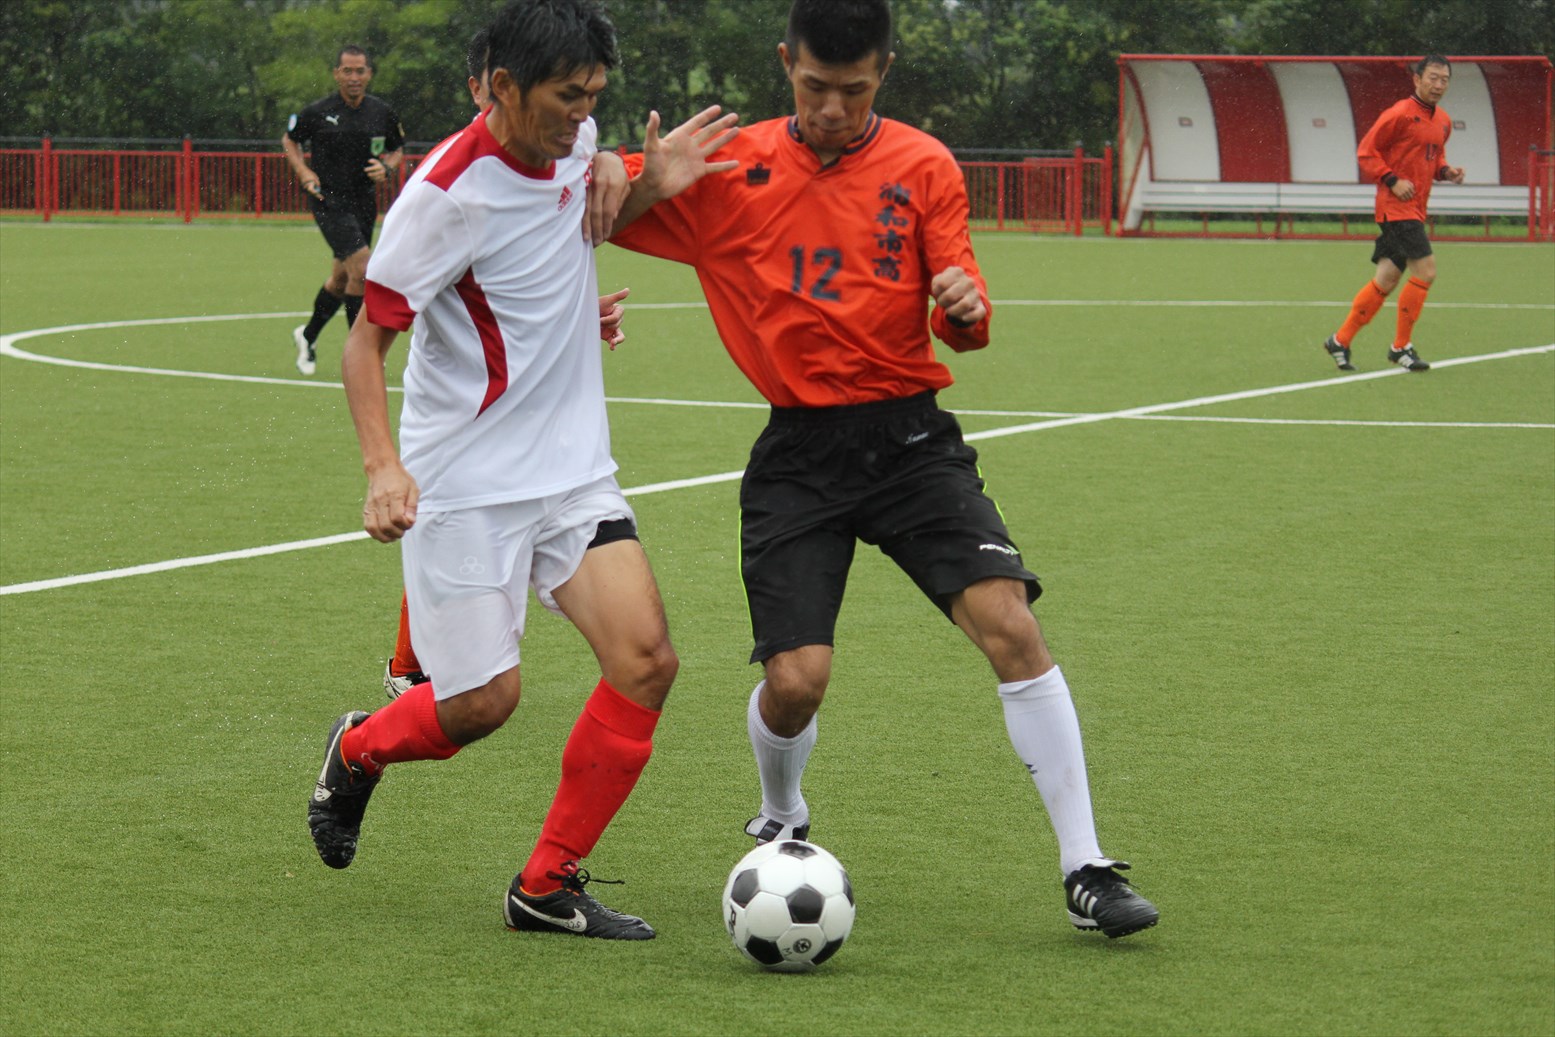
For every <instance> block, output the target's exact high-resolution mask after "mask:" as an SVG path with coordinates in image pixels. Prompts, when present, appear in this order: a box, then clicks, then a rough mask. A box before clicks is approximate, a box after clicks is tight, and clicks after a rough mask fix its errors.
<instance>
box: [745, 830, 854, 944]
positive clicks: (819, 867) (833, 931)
mask: <svg viewBox="0 0 1555 1037" xmlns="http://www.w3.org/2000/svg"><path fill="white" fill-rule="evenodd" d="M723 906H724V927H725V928H726V929H728V930H729V936H730V938H731V939H733V940H734V945H735V946H736V947H738V948H739V949H740V951H741V952H742V953H743V954H744V955H745V956H746V957H747V958H749V959H750V960H751V961H754V962H756V963H757V964H758V965H761V966H762V967H764V968H768V969H772V970H773V971H775V972H803V971H805V970H806V969H813V968H814V967H815V966H817V965H819V964H820V963H821V962H823V961H825V960H826V959H827V958H830V957H831V956H832V955H833V954H836V953H837V948H839V947H841V946H842V941H844V940H846V939H847V938H848V933H850V932H852V931H853V916H854V904H853V884H852V883H851V882H849V881H848V873H847V870H846V869H844V868H843V866H842V864H841V863H840V862H838V860H837V858H835V857H833V856H832V855H831V854H829V853H827V852H826V851H825V850H823V849H821V848H820V847H819V846H816V845H815V844H814V843H806V842H800V841H799V840H797V839H784V840H781V841H778V842H770V843H765V844H763V845H761V846H758V847H756V848H755V849H754V850H752V851H751V852H750V853H747V854H746V855H745V856H744V857H743V858H741V860H740V863H738V864H736V865H735V866H734V870H733V871H732V872H730V873H729V881H728V882H726V883H724V902H723Z"/></svg>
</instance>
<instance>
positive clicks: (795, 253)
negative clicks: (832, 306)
mask: <svg viewBox="0 0 1555 1037" xmlns="http://www.w3.org/2000/svg"><path fill="white" fill-rule="evenodd" d="M788 254H789V255H790V256H792V257H793V258H794V280H793V283H792V285H791V286H790V287H791V288H792V289H793V292H794V294H795V295H803V294H805V288H804V281H805V267H806V265H807V264H806V263H805V247H804V246H803V245H795V246H794V247H793V248H791V249H789V250H788ZM809 260H810V261H809V264H808V265H809V266H812V267H820V268H821V269H820V273H819V274H817V275H816V277H815V279H814V280H813V281H811V282H810V298H812V299H820V300H823V301H825V302H840V301H841V300H842V295H841V294H840V293H839V292H837V291H836V290H835V289H832V288H830V287H828V286H829V285H830V284H831V279H832V278H833V277H836V276H837V271H839V270H841V269H842V249H840V248H818V249H816V250H815V251H814V252H812V253H810V256H809Z"/></svg>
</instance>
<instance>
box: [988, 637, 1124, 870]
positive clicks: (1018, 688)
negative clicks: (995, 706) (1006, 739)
mask: <svg viewBox="0 0 1555 1037" xmlns="http://www.w3.org/2000/svg"><path fill="white" fill-rule="evenodd" d="M999 700H1000V701H1001V702H1002V703H1003V704H1004V726H1005V729H1006V730H1007V731H1008V732H1009V734H1010V744H1011V745H1013V746H1014V747H1015V752H1016V755H1018V756H1019V757H1020V759H1021V762H1022V763H1024V764H1025V765H1026V769H1027V770H1029V771H1030V772H1031V777H1032V780H1033V781H1035V782H1036V783H1037V792H1039V793H1040V794H1041V796H1042V803H1043V805H1044V806H1046V807H1047V816H1048V819H1049V820H1050V821H1052V823H1053V833H1054V834H1055V835H1057V836H1058V856H1059V866H1060V867H1061V868H1062V869H1063V872H1064V874H1065V875H1068V874H1069V873H1070V872H1072V871H1074V870H1075V869H1076V868H1078V867H1079V866H1080V865H1082V864H1084V863H1086V862H1087V861H1090V860H1094V859H1105V858H1102V853H1101V847H1100V845H1098V843H1097V841H1096V820H1095V818H1094V817H1093V816H1092V814H1091V789H1090V785H1089V783H1088V782H1087V781H1086V777H1085V748H1084V747H1083V746H1082V745H1081V743H1080V720H1079V718H1078V717H1076V716H1075V712H1074V700H1073V699H1071V698H1070V697H1069V685H1068V684H1067V683H1066V682H1065V681H1064V675H1063V672H1062V671H1061V670H1059V668H1058V667H1057V666H1055V667H1053V668H1052V669H1051V670H1049V671H1047V672H1046V673H1044V674H1043V675H1042V676H1040V677H1037V678H1035V679H1034V680H1029V681H1015V682H1013V683H1010V684H1001V685H999Z"/></svg>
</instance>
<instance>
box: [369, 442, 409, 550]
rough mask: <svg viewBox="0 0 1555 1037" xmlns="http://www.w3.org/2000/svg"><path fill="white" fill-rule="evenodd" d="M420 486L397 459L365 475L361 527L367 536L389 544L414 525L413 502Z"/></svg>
mask: <svg viewBox="0 0 1555 1037" xmlns="http://www.w3.org/2000/svg"><path fill="white" fill-rule="evenodd" d="M420 499H421V487H419V486H417V485H416V480H415V479H413V478H412V477H411V474H410V473H409V472H407V471H406V470H405V466H404V465H402V464H399V463H398V462H396V463H394V464H392V465H386V466H384V467H382V468H377V469H374V471H373V472H372V474H371V475H369V476H368V477H367V499H366V500H365V501H363V502H362V528H363V529H365V530H367V535H368V536H370V537H372V538H373V539H374V540H377V541H379V542H380V543H384V544H392V543H394V541H396V540H398V539H399V538H400V537H402V536H404V535H405V532H406V530H408V529H410V527H411V526H414V525H415V524H416V504H417V503H418V502H419V501H420Z"/></svg>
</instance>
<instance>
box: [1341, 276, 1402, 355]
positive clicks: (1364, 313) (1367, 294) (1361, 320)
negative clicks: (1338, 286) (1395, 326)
mask: <svg viewBox="0 0 1555 1037" xmlns="http://www.w3.org/2000/svg"><path fill="white" fill-rule="evenodd" d="M1413 280H1414V279H1413V278H1411V279H1410V281H1411V283H1413ZM1387 301H1388V296H1387V293H1386V292H1384V291H1383V290H1382V289H1381V288H1378V287H1377V282H1376V281H1367V282H1366V285H1365V287H1363V288H1362V289H1361V290H1360V291H1359V292H1356V293H1355V301H1354V302H1352V303H1350V315H1349V316H1348V317H1346V318H1345V322H1344V325H1343V326H1342V327H1341V328H1340V329H1339V330H1338V331H1336V332H1334V341H1336V342H1338V343H1339V344H1340V345H1341V346H1344V347H1345V348H1346V349H1349V348H1350V343H1351V342H1353V341H1354V340H1355V334H1356V332H1358V331H1360V330H1361V329H1362V328H1364V327H1365V326H1366V325H1368V324H1370V323H1371V319H1372V318H1373V317H1375V316H1376V315H1377V312H1378V311H1379V310H1381V309H1382V304H1383V303H1385V302H1387ZM1400 305H1403V304H1402V302H1401V303H1400Z"/></svg>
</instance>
